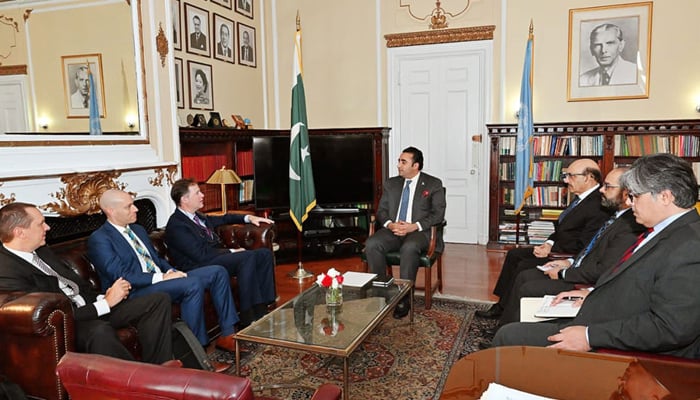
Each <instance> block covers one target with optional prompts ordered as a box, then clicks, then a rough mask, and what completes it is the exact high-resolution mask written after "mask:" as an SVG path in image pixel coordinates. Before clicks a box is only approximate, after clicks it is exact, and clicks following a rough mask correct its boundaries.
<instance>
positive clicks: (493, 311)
mask: <svg viewBox="0 0 700 400" xmlns="http://www.w3.org/2000/svg"><path fill="white" fill-rule="evenodd" d="M502 314H503V307H501V305H500V304H498V303H496V304H494V305H492V306H491V308H489V309H488V310H477V311H476V312H475V313H474V315H476V316H477V317H481V318H491V319H496V318H499V317H500V316H501V315H502Z"/></svg>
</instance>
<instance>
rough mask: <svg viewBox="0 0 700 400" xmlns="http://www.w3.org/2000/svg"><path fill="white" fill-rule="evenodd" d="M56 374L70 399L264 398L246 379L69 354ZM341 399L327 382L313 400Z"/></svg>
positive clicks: (185, 399)
mask: <svg viewBox="0 0 700 400" xmlns="http://www.w3.org/2000/svg"><path fill="white" fill-rule="evenodd" d="M172 364H176V363H171V364H170V365H172ZM176 365H177V364H176ZM56 375H58V377H59V379H60V380H61V382H62V384H63V386H64V387H65V388H66V390H67V391H68V394H69V395H70V397H71V399H72V400H81V399H85V400H132V399H136V400H142V399H144V400H145V399H161V400H163V399H178V400H190V399H191V400H196V399H208V400H211V399H239V400H251V399H258V400H260V399H265V397H256V396H254V395H253V390H252V387H251V382H250V380H248V378H241V377H238V376H232V375H225V374H216V373H213V372H207V371H200V370H194V369H187V368H172V367H169V366H163V365H153V364H146V363H140V362H134V361H125V360H120V359H116V358H112V357H107V356H102V355H97V354H82V353H73V352H68V353H66V355H65V356H63V358H62V359H61V361H60V362H59V363H58V366H57V367H56ZM340 396H341V389H340V388H339V387H338V386H336V385H332V384H324V385H321V386H320V387H319V388H318V389H317V390H316V392H315V393H314V395H313V397H312V400H339V399H340Z"/></svg>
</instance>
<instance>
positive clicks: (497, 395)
mask: <svg viewBox="0 0 700 400" xmlns="http://www.w3.org/2000/svg"><path fill="white" fill-rule="evenodd" d="M479 400H556V399H554V398H551V397H544V396H538V395H536V394H532V393H527V392H523V391H522V390H518V389H513V388H509V387H508V386H503V385H500V384H498V383H494V382H491V383H489V387H488V388H486V391H485V392H484V393H482V394H481V397H480V398H479Z"/></svg>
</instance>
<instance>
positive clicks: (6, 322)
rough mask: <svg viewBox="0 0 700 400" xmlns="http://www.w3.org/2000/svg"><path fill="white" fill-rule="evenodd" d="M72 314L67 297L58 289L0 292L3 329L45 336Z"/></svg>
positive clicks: (69, 321)
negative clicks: (47, 291)
mask: <svg viewBox="0 0 700 400" xmlns="http://www.w3.org/2000/svg"><path fill="white" fill-rule="evenodd" d="M55 311H60V312H59V313H56V312H55ZM65 316H70V318H65ZM72 316H73V308H72V307H71V304H70V300H68V298H67V297H66V296H63V295H60V294H58V293H44V292H36V293H25V292H0V329H2V330H3V331H4V332H6V333H10V334H14V335H35V336H47V335H50V334H52V333H53V331H54V328H53V327H54V326H56V325H57V324H59V323H63V321H65V323H66V324H73V318H72ZM67 331H70V332H72V331H73V328H72V327H70V329H67Z"/></svg>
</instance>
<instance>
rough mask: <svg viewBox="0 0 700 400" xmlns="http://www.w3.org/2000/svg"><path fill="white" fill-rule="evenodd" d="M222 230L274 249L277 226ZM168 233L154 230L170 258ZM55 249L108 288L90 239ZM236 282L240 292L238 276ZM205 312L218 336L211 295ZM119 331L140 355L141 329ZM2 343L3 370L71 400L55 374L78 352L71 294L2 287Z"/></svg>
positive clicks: (34, 392)
mask: <svg viewBox="0 0 700 400" xmlns="http://www.w3.org/2000/svg"><path fill="white" fill-rule="evenodd" d="M218 231H219V233H220V234H221V235H222V240H225V243H227V244H229V243H230V244H231V245H233V246H235V247H245V248H256V247H257V246H266V247H267V246H269V247H270V248H272V242H273V239H274V230H273V228H272V227H271V226H269V225H266V226H260V227H256V226H254V225H252V224H245V225H226V226H221V227H219V229H218ZM163 236H164V235H163V232H162V231H154V232H151V233H150V238H151V241H152V242H153V244H154V246H155V247H156V250H157V251H158V252H159V253H160V254H161V255H162V256H163V255H164V256H166V258H167V252H166V250H167V248H166V246H165V244H164V241H163ZM224 238H226V239H224ZM51 248H52V249H53V250H54V251H55V252H56V254H57V255H58V256H59V257H61V258H62V259H63V260H64V261H65V262H66V263H67V264H68V265H69V266H70V267H71V268H72V269H73V270H74V271H75V272H76V273H78V275H80V276H81V277H82V278H83V279H86V280H87V281H89V282H90V283H91V284H92V285H93V286H94V287H95V288H96V289H97V290H98V291H100V292H102V290H101V288H100V283H99V282H100V281H99V278H98V275H97V272H96V271H95V270H94V269H93V267H92V264H90V262H89V261H88V259H87V257H86V254H87V238H81V239H75V240H71V241H67V242H62V243H57V244H54V245H52V246H51ZM231 283H232V288H234V289H233V290H234V293H235V288H236V287H237V283H236V282H235V278H232V282H231ZM207 297H208V296H207ZM204 312H205V319H206V322H207V329H208V331H209V334H210V336H213V335H216V334H217V333H218V331H219V329H218V325H217V324H218V322H217V321H218V319H217V318H216V312H215V310H214V307H213V304H212V303H211V300H210V299H208V298H207V300H206V301H205V311H204ZM178 316H179V307H177V306H176V305H174V306H173V318H177V317H178ZM117 334H118V335H119V338H120V340H121V341H122V343H124V345H125V346H126V348H127V349H129V351H130V352H131V353H132V354H133V355H134V357H135V358H136V359H140V355H141V348H140V345H139V342H138V332H137V331H136V329H135V328H125V329H120V330H118V331H117ZM0 343H2V356H0V374H4V375H5V376H7V377H8V378H9V379H10V380H11V381H13V382H15V383H17V384H18V385H20V386H21V387H22V389H23V390H24V391H25V392H26V393H27V394H28V395H30V396H32V397H36V398H40V399H67V398H68V395H67V394H66V392H65V390H64V389H63V388H62V387H61V384H60V382H59V380H58V378H57V377H56V375H55V373H54V372H55V368H56V365H57V364H58V362H59V360H60V359H61V357H62V356H63V355H64V354H65V353H66V352H68V351H74V350H75V344H74V322H73V309H72V307H71V304H70V301H69V300H68V298H66V297H65V296H62V295H58V294H55V293H23V292H2V291H0ZM17 366H22V368H17Z"/></svg>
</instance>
